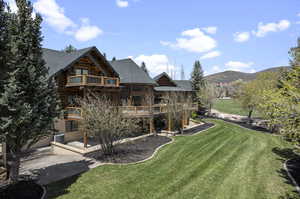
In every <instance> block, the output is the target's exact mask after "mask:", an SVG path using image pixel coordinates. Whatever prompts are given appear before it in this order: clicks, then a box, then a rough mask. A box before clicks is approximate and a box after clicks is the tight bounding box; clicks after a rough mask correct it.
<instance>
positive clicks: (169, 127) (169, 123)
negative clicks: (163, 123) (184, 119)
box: [168, 112, 171, 132]
mask: <svg viewBox="0 0 300 199" xmlns="http://www.w3.org/2000/svg"><path fill="white" fill-rule="evenodd" d="M168 131H169V132H171V113H170V112H168Z"/></svg>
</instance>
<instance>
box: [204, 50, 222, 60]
mask: <svg viewBox="0 0 300 199" xmlns="http://www.w3.org/2000/svg"><path fill="white" fill-rule="evenodd" d="M220 55H221V52H220V51H212V52H209V53H206V54H205V55H203V56H201V57H200V59H211V58H214V57H218V56H220Z"/></svg>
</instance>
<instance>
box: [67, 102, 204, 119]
mask: <svg viewBox="0 0 300 199" xmlns="http://www.w3.org/2000/svg"><path fill="white" fill-rule="evenodd" d="M178 106H183V109H184V110H190V111H193V110H197V108H198V105H197V104H196V103H192V104H178ZM119 108H120V110H121V111H122V112H123V113H124V115H126V116H150V115H155V114H163V113H167V112H168V109H169V107H167V105H166V104H155V105H152V106H120V107H119ZM64 116H65V119H68V120H80V119H82V110H81V108H80V107H67V108H66V109H65V112H64Z"/></svg>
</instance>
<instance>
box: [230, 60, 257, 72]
mask: <svg viewBox="0 0 300 199" xmlns="http://www.w3.org/2000/svg"><path fill="white" fill-rule="evenodd" d="M253 64H254V63H253V62H247V63H245V62H239V61H229V62H227V63H225V66H226V67H227V68H226V70H233V71H240V72H251V71H253V70H254V69H252V68H251V66H253Z"/></svg>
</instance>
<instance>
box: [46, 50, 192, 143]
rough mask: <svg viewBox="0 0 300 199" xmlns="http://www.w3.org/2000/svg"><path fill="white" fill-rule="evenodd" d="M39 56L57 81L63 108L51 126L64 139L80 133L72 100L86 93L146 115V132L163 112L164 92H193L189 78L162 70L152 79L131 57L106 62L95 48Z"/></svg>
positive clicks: (136, 114) (131, 112)
mask: <svg viewBox="0 0 300 199" xmlns="http://www.w3.org/2000/svg"><path fill="white" fill-rule="evenodd" d="M43 57H44V60H45V62H46V66H47V67H48V68H49V75H50V77H51V78H54V79H55V81H56V83H57V86H58V94H59V97H60V100H61V105H62V108H63V109H64V114H63V116H62V117H61V118H59V119H58V120H57V122H56V124H55V128H56V129H57V130H58V131H59V132H63V133H65V140H66V141H73V140H76V139H80V138H82V136H83V135H82V133H81V132H79V130H78V120H80V118H81V114H82V113H81V109H80V107H78V105H76V100H75V99H76V98H78V97H84V96H86V95H87V94H88V93H89V92H92V93H93V94H94V95H105V96H108V97H109V98H110V99H111V100H112V102H113V103H114V104H116V105H117V106H121V107H122V110H123V112H124V113H125V114H127V115H130V116H134V117H143V118H148V119H147V120H148V121H149V123H148V124H149V129H150V133H152V132H153V131H154V128H155V127H154V124H153V118H154V117H155V116H156V115H160V114H164V111H163V107H161V105H158V104H159V103H160V102H161V99H162V98H163V97H164V96H165V95H166V93H168V92H178V93H181V94H182V95H184V96H190V95H191V94H192V92H193V91H192V86H191V82H190V81H187V80H186V81H175V80H172V79H171V78H170V77H169V76H168V75H167V74H166V73H162V74H161V75H159V76H157V77H155V78H154V79H152V78H151V77H149V75H148V74H147V73H145V72H144V71H143V70H142V69H141V68H140V67H139V66H138V65H137V64H136V63H135V62H134V61H132V60H131V59H123V60H115V61H107V60H106V58H105V57H104V56H103V55H102V54H101V53H100V52H99V50H98V49H97V48H96V47H90V48H85V49H81V50H76V51H74V52H70V53H67V52H63V51H57V50H52V49H43ZM124 102H126V103H124ZM185 117H186V118H185V119H184V120H183V121H184V122H183V125H186V124H187V123H188V118H189V115H186V116H185ZM168 129H169V130H170V127H168ZM84 140H86V139H84Z"/></svg>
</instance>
